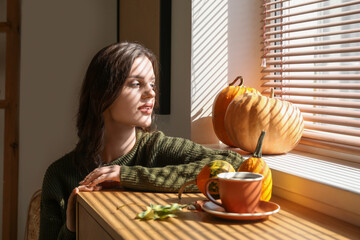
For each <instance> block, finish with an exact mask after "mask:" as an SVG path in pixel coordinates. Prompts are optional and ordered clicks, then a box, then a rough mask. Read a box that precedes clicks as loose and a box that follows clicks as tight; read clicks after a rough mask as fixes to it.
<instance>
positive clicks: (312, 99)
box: [261, 0, 360, 156]
mask: <svg viewBox="0 0 360 240" xmlns="http://www.w3.org/2000/svg"><path fill="white" fill-rule="evenodd" d="M276 2H277V1H274V2H271V3H273V4H272V5H271V6H270V7H268V6H267V5H265V6H264V14H263V31H264V33H263V42H262V43H263V45H264V48H263V56H262V73H263V76H262V77H261V80H262V81H263V83H262V87H265V88H266V89H265V90H263V92H262V93H263V94H264V95H269V93H270V90H269V88H270V87H271V88H274V91H273V93H274V94H275V97H276V98H281V99H282V100H285V101H288V102H291V103H293V104H294V105H296V106H297V107H298V108H299V109H300V111H301V113H302V115H303V118H304V123H305V129H304V132H303V136H302V139H301V142H300V143H301V144H303V146H304V145H306V144H307V145H310V146H311V147H313V148H312V149H311V151H314V149H316V148H314V147H318V146H319V147H321V148H325V149H331V150H334V149H335V150H334V151H337V152H346V153H348V154H349V153H350V154H354V152H355V154H357V156H360V91H359V90H360V64H359V62H360V27H359V23H360V0H336V1H335V0H327V1H320V0H319V1H318V0H308V1H303V0H290V1H286V2H283V3H281V4H276ZM322 2H324V4H323V3H322ZM268 3H270V2H268ZM305 148H306V147H305ZM307 149H310V147H307Z"/></svg>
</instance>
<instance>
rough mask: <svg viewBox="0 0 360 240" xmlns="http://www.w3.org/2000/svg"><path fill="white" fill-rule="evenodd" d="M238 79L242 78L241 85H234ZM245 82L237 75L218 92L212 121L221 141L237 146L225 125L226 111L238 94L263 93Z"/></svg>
mask: <svg viewBox="0 0 360 240" xmlns="http://www.w3.org/2000/svg"><path fill="white" fill-rule="evenodd" d="M238 80H240V83H239V85H238V86H234V84H235V83H236V82H237V81H238ZM243 83H244V80H243V78H242V77H241V76H238V77H236V78H235V80H234V81H233V82H232V83H230V84H229V86H228V87H226V88H224V89H223V90H222V91H221V92H219V93H218V95H217V96H216V98H215V101H214V104H213V109H212V123H213V128H214V131H215V134H216V136H217V137H218V138H219V140H220V141H221V142H223V143H225V144H226V145H228V146H235V145H234V143H233V142H232V141H231V140H230V139H229V137H228V135H227V133H226V130H225V126H224V118H225V113H226V109H227V107H228V106H229V104H230V102H231V101H232V100H233V99H234V98H236V97H237V96H239V95H241V94H244V93H256V94H259V95H261V93H260V92H259V91H258V90H256V89H255V88H250V87H245V86H243Z"/></svg>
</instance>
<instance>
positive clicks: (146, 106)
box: [138, 103, 153, 115]
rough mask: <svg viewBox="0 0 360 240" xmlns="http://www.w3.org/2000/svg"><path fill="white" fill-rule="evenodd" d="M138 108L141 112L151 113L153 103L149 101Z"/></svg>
mask: <svg viewBox="0 0 360 240" xmlns="http://www.w3.org/2000/svg"><path fill="white" fill-rule="evenodd" d="M138 109H139V110H140V112H142V113H145V114H148V115H150V114H151V113H152V110H153V104H152V103H147V104H144V105H142V106H140V107H139V108H138Z"/></svg>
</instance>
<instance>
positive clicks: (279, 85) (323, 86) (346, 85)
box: [262, 82, 360, 90]
mask: <svg viewBox="0 0 360 240" xmlns="http://www.w3.org/2000/svg"><path fill="white" fill-rule="evenodd" d="M262 86H263V87H268V88H270V87H274V88H276V87H277V88H286V87H288V88H313V89H354V90H355V89H358V90H360V83H354V84H351V83H332V84H331V83H326V84H324V83H292V82H290V83H287V82H265V83H263V84H262Z"/></svg>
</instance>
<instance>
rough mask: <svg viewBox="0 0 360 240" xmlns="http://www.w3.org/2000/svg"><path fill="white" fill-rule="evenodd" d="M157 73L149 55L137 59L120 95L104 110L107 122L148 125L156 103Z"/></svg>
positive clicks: (125, 124) (139, 125)
mask: <svg viewBox="0 0 360 240" xmlns="http://www.w3.org/2000/svg"><path fill="white" fill-rule="evenodd" d="M154 88H155V74H154V69H153V66H152V64H151V62H150V60H149V59H148V58H147V57H139V58H137V59H135V61H134V63H133V65H132V67H131V70H130V74H129V76H128V77H127V79H126V80H125V83H124V86H123V88H122V89H121V92H120V94H119V96H118V97H117V98H116V100H115V101H114V102H113V103H112V104H111V105H110V107H109V108H108V109H107V110H106V111H105V112H104V120H105V124H106V123H113V124H114V123H115V124H117V125H118V124H121V125H124V126H128V127H148V126H150V124H151V113H152V111H153V107H154V104H155V91H154Z"/></svg>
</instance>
